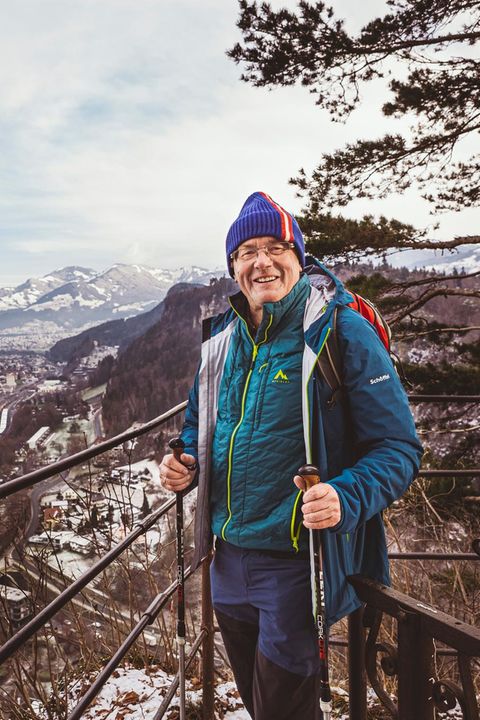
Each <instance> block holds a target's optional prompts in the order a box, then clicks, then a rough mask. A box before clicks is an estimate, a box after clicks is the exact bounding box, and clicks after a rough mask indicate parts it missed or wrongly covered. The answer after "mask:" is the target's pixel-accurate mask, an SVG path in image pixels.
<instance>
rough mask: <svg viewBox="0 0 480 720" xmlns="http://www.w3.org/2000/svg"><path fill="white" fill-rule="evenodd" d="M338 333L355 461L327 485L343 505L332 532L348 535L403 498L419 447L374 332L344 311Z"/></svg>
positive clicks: (397, 383) (398, 385) (417, 463)
mask: <svg viewBox="0 0 480 720" xmlns="http://www.w3.org/2000/svg"><path fill="white" fill-rule="evenodd" d="M337 333H338V341H339V347H340V350H341V355H342V359H343V383H344V389H345V393H346V403H347V412H349V413H350V419H351V423H352V432H353V445H354V448H355V457H356V458H357V459H356V462H355V464H354V465H353V466H352V467H348V468H346V469H345V470H343V471H342V472H341V473H340V474H339V475H337V476H335V477H334V478H332V479H331V480H330V484H331V485H333V487H334V488H335V489H336V490H337V492H338V494H339V496H340V500H341V504H342V519H341V521H340V523H339V524H338V525H336V526H335V528H333V531H334V532H340V533H348V532H352V531H354V530H355V529H356V528H357V527H358V526H359V525H361V524H363V523H364V522H366V521H367V520H369V519H370V518H371V517H372V516H373V515H375V514H376V513H379V512H381V511H382V510H384V509H385V508H386V507H388V506H389V505H390V504H391V503H392V502H393V501H394V500H396V499H397V498H399V497H400V496H401V495H403V493H404V492H405V491H406V490H407V488H408V486H409V485H410V483H411V482H412V480H413V479H414V478H415V476H416V474H417V472H418V469H419V467H420V460H421V457H422V454H423V449H422V446H421V444H420V442H419V440H418V437H417V434H416V431H415V425H414V422H413V417H412V414H411V412H410V408H409V405H408V399H407V396H406V393H405V391H404V389H403V386H402V384H401V382H400V379H399V378H398V375H397V373H396V370H395V368H394V366H393V363H392V361H391V359H390V356H389V354H388V352H387V351H386V349H385V347H384V346H383V344H382V342H381V340H380V339H379V337H378V335H377V333H376V331H375V329H374V328H373V327H372V326H371V325H370V323H368V322H367V321H366V320H365V319H364V318H362V317H361V316H360V315H359V314H358V313H356V312H355V311H353V310H350V309H349V308H345V309H344V310H342V312H340V313H339V314H338V321H337Z"/></svg>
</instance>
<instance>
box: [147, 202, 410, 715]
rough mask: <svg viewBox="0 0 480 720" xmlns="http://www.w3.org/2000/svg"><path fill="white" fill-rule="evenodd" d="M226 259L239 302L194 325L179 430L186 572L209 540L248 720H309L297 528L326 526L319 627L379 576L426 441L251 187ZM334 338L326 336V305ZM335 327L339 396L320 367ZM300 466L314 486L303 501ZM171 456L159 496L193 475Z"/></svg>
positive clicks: (307, 615) (383, 358) (373, 352)
mask: <svg viewBox="0 0 480 720" xmlns="http://www.w3.org/2000/svg"><path fill="white" fill-rule="evenodd" d="M226 249H227V264H228V269H229V272H230V274H231V275H232V276H233V277H234V278H235V280H236V281H237V283H238V285H239V289H240V292H239V293H238V294H237V295H234V296H233V297H232V298H230V305H231V308H230V309H229V310H228V311H227V312H226V313H223V314H222V315H219V316H217V317H214V318H210V319H209V320H208V321H206V322H205V323H204V337H203V343H202V360H201V364H200V368H199V371H198V373H197V377H196V379H195V383H194V386H193V388H192V391H191V393H190V397H189V404H188V408H187V411H186V416H185V424H184V428H183V432H182V437H183V440H184V441H185V445H186V447H185V453H184V455H183V456H182V462H184V463H185V465H189V466H192V465H193V466H194V467H195V466H196V464H197V463H198V501H197V512H196V525H195V553H194V558H193V565H194V566H196V565H198V563H199V562H200V561H201V559H202V558H203V557H205V555H206V554H207V552H208V549H209V547H210V545H211V537H212V535H213V536H215V538H216V542H215V556H214V560H213V563H212V571H211V576H212V596H213V603H214V607H215V612H216V616H217V620H218V624H219V626H220V629H221V632H222V636H223V640H224V643H225V647H226V650H227V653H228V656H229V659H230V662H231V665H232V668H233V671H234V674H235V679H236V682H237V686H238V689H239V692H240V695H241V697H242V699H243V701H244V703H245V706H246V708H247V710H248V711H249V713H250V714H251V716H252V718H254V719H255V720H273V719H275V720H282V719H285V720H297V719H298V720H300V718H301V719H302V720H310V719H312V720H313V719H314V718H319V717H320V714H319V703H318V648H317V644H316V632H315V627H314V620H313V615H312V603H311V592H310V570H309V556H308V550H307V547H308V532H307V530H306V529H307V528H312V529H320V530H323V531H324V532H323V533H322V536H323V538H322V540H323V549H324V575H325V604H326V611H327V620H328V624H332V623H334V622H336V621H337V620H339V619H340V618H341V617H343V616H345V615H347V614H349V613H350V612H352V611H353V610H355V609H356V608H357V607H359V605H360V601H359V600H358V598H357V597H356V595H355V592H354V591H353V589H352V588H351V586H350V585H349V583H348V581H347V579H346V578H347V576H348V575H350V574H352V573H362V574H364V575H368V576H370V577H372V578H375V579H377V580H379V581H380V582H383V583H388V582H389V575H388V562H387V554H386V545H385V535H384V528H383V522H382V518H381V512H382V510H384V509H385V508H386V507H387V506H388V505H390V504H391V503H392V502H393V501H394V500H395V499H396V498H398V497H399V496H400V495H402V494H403V492H405V490H406V489H407V487H408V485H409V484H410V482H411V481H412V479H413V478H414V477H415V475H416V473H417V471H418V467H419V462H420V458H421V446H420V444H419V442H418V439H417V436H416V434H415V429H414V425H413V420H412V416H411V413H410V411H409V408H408V403H407V399H406V396H405V393H404V391H403V389H402V387H401V384H400V382H399V380H398V377H397V375H396V373H395V370H394V368H393V366H392V363H391V360H390V357H389V354H388V352H387V351H386V349H385V347H384V346H383V345H382V343H381V342H380V340H379V338H378V336H377V334H376V331H375V329H374V328H373V326H371V325H370V324H369V323H368V322H367V321H366V320H364V319H363V318H362V317H361V316H360V315H359V314H358V313H357V312H355V311H354V310H352V309H350V308H348V307H347V306H348V303H349V302H351V300H352V297H351V295H350V294H349V293H348V292H347V291H346V290H345V289H344V288H343V286H342V285H341V283H340V282H339V281H338V279H336V278H335V277H334V276H333V275H332V274H331V273H330V272H329V271H328V270H326V269H325V268H324V267H323V266H322V265H320V263H319V262H318V261H317V260H315V259H314V258H307V259H305V253H304V244H303V238H302V234H301V231H300V228H299V226H298V224H297V222H296V221H295V219H294V218H293V217H292V215H290V214H289V213H288V212H286V211H285V210H284V209H283V208H282V207H280V206H279V205H278V204H277V203H276V202H275V201H274V200H272V198H271V197H269V196H268V195H266V194H265V193H261V192H257V193H253V195H251V196H250V197H249V198H248V199H247V201H246V202H245V204H244V206H243V207H242V209H241V211H240V214H239V216H238V218H237V219H236V220H235V222H234V223H233V225H232V226H231V228H230V230H229V232H228V235H227V242H226ZM335 308H338V310H337V311H336V316H337V322H336V328H335V330H334V329H333V321H332V318H333V315H334V309H335ZM333 331H335V332H336V334H337V341H338V344H339V347H340V350H341V356H342V364H343V377H342V385H341V393H340V397H338V398H337V397H336V398H332V393H331V390H330V388H329V387H328V385H327V383H326V382H325V381H324V380H323V377H322V375H321V373H320V372H319V371H318V362H317V361H318V357H319V355H320V354H321V352H322V350H324V347H325V341H326V338H327V336H328V334H329V333H331V332H333ZM305 462H307V463H314V464H315V465H317V466H318V467H319V468H320V473H321V479H322V480H323V481H324V482H323V483H322V484H320V485H316V486H314V487H313V488H311V489H309V490H308V491H306V492H303V491H304V489H305V488H304V486H303V481H302V479H301V478H300V477H299V476H297V475H296V473H297V470H298V468H299V467H300V466H301V465H303V464H304V463H305ZM196 472H197V470H196V469H188V468H187V467H185V466H184V465H182V464H180V463H178V462H177V461H176V460H175V459H174V457H173V456H172V455H167V456H165V458H164V459H163V461H162V464H161V468H160V474H161V479H162V484H163V486H164V487H165V488H167V489H170V490H174V491H176V492H179V491H181V490H184V489H185V488H187V487H188V486H189V485H190V484H191V482H192V481H193V480H194V477H195V475H196Z"/></svg>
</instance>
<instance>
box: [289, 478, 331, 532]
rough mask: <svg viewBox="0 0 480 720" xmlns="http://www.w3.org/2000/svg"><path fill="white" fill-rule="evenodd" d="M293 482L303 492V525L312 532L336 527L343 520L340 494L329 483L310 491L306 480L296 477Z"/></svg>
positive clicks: (312, 488) (315, 486)
mask: <svg viewBox="0 0 480 720" xmlns="http://www.w3.org/2000/svg"><path fill="white" fill-rule="evenodd" d="M293 482H294V483H295V485H296V486H297V487H298V489H299V490H303V491H304V494H303V505H302V512H303V524H304V525H305V527H306V528H310V529H312V530H324V529H325V528H329V527H334V525H337V523H339V522H340V520H341V518H342V508H341V505H340V498H339V497H338V493H337V491H336V490H335V488H334V487H333V486H332V485H329V484H328V483H317V485H314V486H313V487H311V488H310V489H309V490H307V489H306V488H307V486H306V483H305V478H303V477H301V475H295V477H294V478H293Z"/></svg>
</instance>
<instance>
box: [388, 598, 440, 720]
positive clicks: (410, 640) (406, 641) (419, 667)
mask: <svg viewBox="0 0 480 720" xmlns="http://www.w3.org/2000/svg"><path fill="white" fill-rule="evenodd" d="M397 618H398V720H412V718H415V720H433V718H434V707H433V701H432V685H431V679H432V675H433V668H432V664H433V653H434V647H433V640H432V638H431V637H430V636H429V635H426V634H425V633H424V632H423V631H422V619H421V617H419V616H418V615H416V614H415V613H412V612H409V611H408V610H400V611H399V613H398V616H397Z"/></svg>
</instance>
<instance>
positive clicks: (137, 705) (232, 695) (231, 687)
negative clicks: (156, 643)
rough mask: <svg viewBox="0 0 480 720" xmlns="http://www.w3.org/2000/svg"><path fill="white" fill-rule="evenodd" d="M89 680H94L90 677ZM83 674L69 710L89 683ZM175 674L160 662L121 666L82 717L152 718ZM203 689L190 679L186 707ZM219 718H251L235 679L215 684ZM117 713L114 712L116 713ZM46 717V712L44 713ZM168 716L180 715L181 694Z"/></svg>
mask: <svg viewBox="0 0 480 720" xmlns="http://www.w3.org/2000/svg"><path fill="white" fill-rule="evenodd" d="M89 680H93V677H92V678H89ZM89 680H87V681H85V679H84V678H81V679H79V680H78V682H77V683H76V684H74V685H72V686H71V687H70V690H69V710H71V709H73V707H74V706H75V704H76V703H77V702H78V701H79V700H80V698H81V697H82V695H83V694H84V693H85V692H86V691H87V689H88V687H89ZM172 680H173V675H169V674H168V673H166V672H164V671H163V670H162V669H161V668H160V667H159V666H151V667H149V668H147V669H137V668H134V667H131V666H126V667H124V668H119V669H118V670H116V671H115V672H114V673H113V675H112V676H111V677H110V679H109V680H108V682H107V684H106V685H105V686H104V687H103V689H102V691H101V692H100V693H99V695H98V696H97V697H96V699H95V700H94V701H93V703H92V704H91V705H90V707H89V709H88V710H87V711H86V712H85V713H84V714H83V715H82V718H83V720H97V719H98V720H102V718H107V717H121V718H122V720H152V718H153V717H154V716H155V713H156V712H157V711H158V709H159V707H160V705H161V703H162V700H163V697H164V695H165V693H166V692H167V690H168V688H169V686H170V684H171V682H172ZM201 697H202V691H201V687H200V682H199V680H198V679H197V678H192V680H191V681H190V680H187V695H186V703H187V708H188V705H189V704H192V705H193V706H198V705H199V704H200V703H201ZM215 708H216V718H217V720H220V719H221V718H226V719H227V720H250V716H249V714H248V713H247V712H246V710H245V709H244V708H243V705H242V703H241V700H239V698H238V693H237V691H236V688H235V684H234V683H233V682H227V683H222V684H220V685H217V687H216V688H215ZM113 713H115V715H114V714H113ZM44 717H45V716H44ZM164 717H165V718H166V720H169V718H171V719H172V720H173V718H177V717H178V697H175V698H174V699H173V700H172V702H171V705H170V709H169V710H168V711H167V713H166V715H165V716H164Z"/></svg>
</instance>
